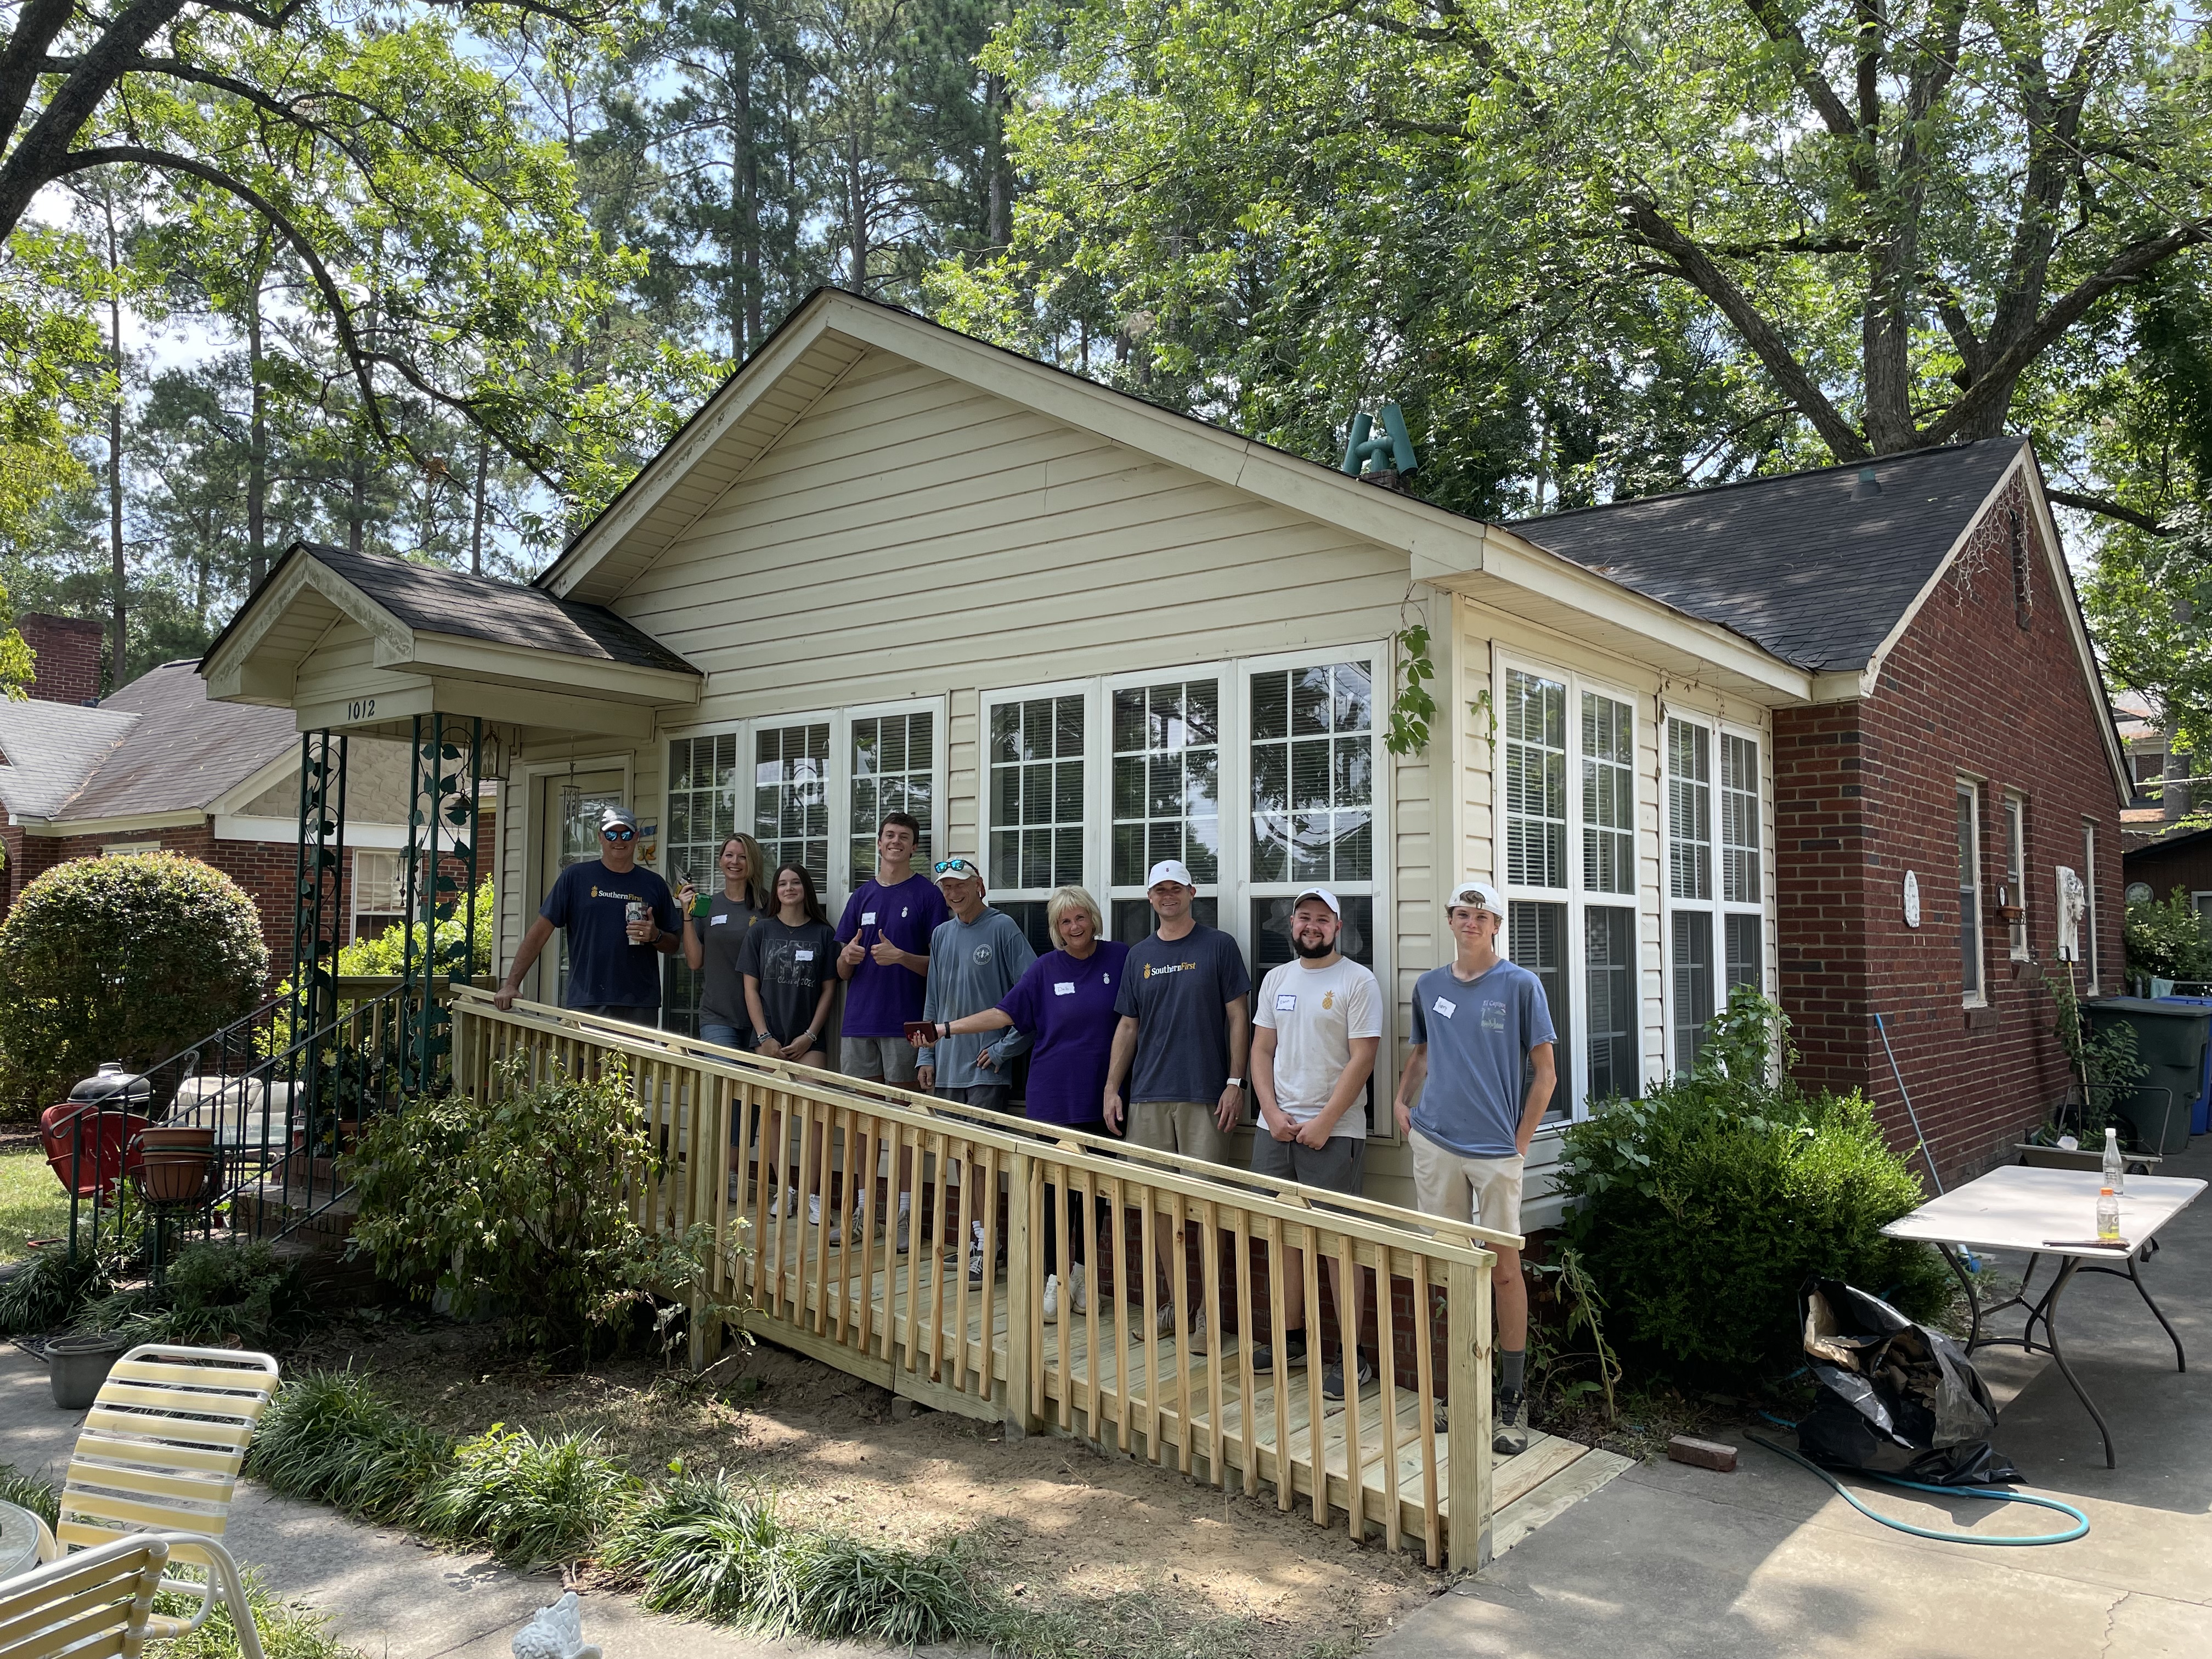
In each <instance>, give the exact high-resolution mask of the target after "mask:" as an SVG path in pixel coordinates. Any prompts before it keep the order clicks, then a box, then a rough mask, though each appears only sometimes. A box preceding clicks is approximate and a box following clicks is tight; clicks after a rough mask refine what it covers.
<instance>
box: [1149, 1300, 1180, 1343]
mask: <svg viewBox="0 0 2212 1659" xmlns="http://www.w3.org/2000/svg"><path fill="white" fill-rule="evenodd" d="M1152 1325H1153V1328H1155V1329H1156V1330H1158V1332H1159V1334H1161V1335H1162V1336H1173V1335H1174V1334H1175V1304H1174V1303H1172V1302H1162V1303H1161V1304H1160V1305H1159V1309H1158V1311H1157V1312H1156V1313H1155V1314H1154V1315H1153V1316H1152Z"/></svg>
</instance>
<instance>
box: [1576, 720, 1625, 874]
mask: <svg viewBox="0 0 2212 1659" xmlns="http://www.w3.org/2000/svg"><path fill="white" fill-rule="evenodd" d="M1583 888H1584V889H1585V890H1588V891H1589V892H1593V893H1633V892H1634V891H1635V890H1636V711H1635V710H1634V709H1633V708H1630V707H1629V705H1628V704H1626V703H1625V702H1616V701H1615V700H1614V699H1613V698H1611V697H1605V696H1599V695H1598V694H1597V693H1596V692H1595V691H1585V692H1583Z"/></svg>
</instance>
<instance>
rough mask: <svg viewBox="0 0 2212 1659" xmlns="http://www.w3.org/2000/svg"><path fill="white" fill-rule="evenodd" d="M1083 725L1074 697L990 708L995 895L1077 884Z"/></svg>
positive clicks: (992, 879)
mask: <svg viewBox="0 0 2212 1659" xmlns="http://www.w3.org/2000/svg"><path fill="white" fill-rule="evenodd" d="M1084 721H1085V707H1084V698H1083V696H1082V694H1081V693H1080V692H1071V693H1067V694H1065V695H1061V696H1041V697H1024V698H1021V699H1019V700H1018V701H1008V702H997V703H994V704H992V705H991V711H990V723H991V724H990V730H991V781H990V788H991V796H990V799H991V841H990V848H989V854H990V861H989V866H988V868H989V874H990V883H991V891H992V893H993V894H994V896H1000V895H1003V896H1006V897H1007V898H1014V897H1018V896H1024V895H1034V896H1038V897H1042V896H1046V895H1047V894H1048V893H1050V891H1051V890H1053V889H1054V888H1055V887H1059V886H1061V885H1064V884H1080V883H1081V882H1082V880H1083V827H1084V821H1085V814H1086V807H1087V805H1088V803H1087V801H1086V799H1085V790H1084Z"/></svg>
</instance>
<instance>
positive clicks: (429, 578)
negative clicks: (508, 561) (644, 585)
mask: <svg viewBox="0 0 2212 1659" xmlns="http://www.w3.org/2000/svg"><path fill="white" fill-rule="evenodd" d="M301 550H302V551H304V552H306V553H307V554H308V555H310V556H312V557H313V558H315V559H316V560H318V561H319V562H321V563H323V564H325V565H327V566H329V567H330V568H331V570H333V571H335V572H336V573H337V574H339V575H341V576H343V577H344V578H345V580H348V581H349V582H351V583H352V584H353V585H354V586H356V587H357V588H359V589H360V590H361V591H362V592H364V593H366V594H368V597H369V598H370V599H374V600H375V601H376V603H377V604H379V605H382V606H383V607H384V608H385V609H386V611H390V612H391V613H392V615H393V616H395V617H398V618H399V620H400V621H402V622H404V623H406V624H407V625H408V626H409V627H410V628H415V629H421V630H422V632H424V633H426V634H458V635H461V636H462V637H463V638H465V639H472V640H488V641H491V642H492V643H494V644H495V645H515V646H522V647H526V648H527V649H530V650H532V651H554V652H558V653H561V654H562V655H563V656H569V657H591V658H596V659H599V660H600V661H603V662H614V663H623V664H626V665H629V666H631V667H634V668H659V669H666V670H669V671H673V672H675V673H678V674H696V673H697V672H698V670H697V669H696V668H694V667H692V665H690V663H688V662H686V661H684V659H683V658H681V657H679V656H678V655H677V654H676V653H674V652H673V651H671V650H669V649H668V648H667V647H665V646H664V645H662V644H660V643H659V641H656V640H654V639H653V637H652V636H651V635H648V634H646V633H645V632H643V631H642V630H641V629H638V628H635V627H634V626H632V625H631V624H630V623H627V622H624V621H623V619H622V618H621V617H617V615H615V613H614V612H613V611H609V610H607V609H605V607H604V606H601V605H584V604H580V603H579V602H577V601H574V600H571V599H556V598H555V597H554V596H553V595H552V594H550V593H548V592H545V591H544V589H542V588H536V587H523V586H518V585H516V584H515V583H513V582H504V581H501V580H497V579H496V578H495V577H491V576H471V575H469V574H465V572H462V571H459V570H443V569H440V568H438V567H436V566H435V565H425V564H410V562H407V561H406V560H404V559H394V558H387V557H386V556H383V555H381V554H376V553H349V552H347V551H346V550H345V549H343V548H342V547H325V546H320V545H319V544H314V543H302V544H301Z"/></svg>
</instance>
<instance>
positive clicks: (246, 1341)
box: [75, 1240, 314, 1348]
mask: <svg viewBox="0 0 2212 1659" xmlns="http://www.w3.org/2000/svg"><path fill="white" fill-rule="evenodd" d="M166 1279H167V1283H166V1284H165V1285H164V1287H163V1288H162V1289H161V1291H155V1290H154V1289H153V1288H152V1287H151V1286H150V1285H147V1286H142V1287H139V1288H137V1289H133V1290H128V1291H116V1292H114V1293H113V1294H112V1295H110V1296H106V1297H101V1298H100V1299H99V1300H98V1301H95V1302H92V1303H89V1304H87V1305H86V1306H85V1307H84V1309H83V1310H82V1312H80V1313H79V1314H78V1315H77V1316H76V1320H75V1326H76V1329H78V1330H81V1331H116V1332H119V1333H121V1334H124V1335H125V1336H127V1337H129V1338H130V1339H131V1340H132V1341H134V1342H177V1343H187V1344H191V1345H195V1346H202V1347H207V1346H218V1345H221V1344H223V1343H227V1342H230V1341H233V1340H235V1341H237V1342H239V1343H241V1344H243V1345H244V1346H247V1347H250V1348H265V1347H267V1346H269V1345H270V1342H271V1341H272V1340H275V1339H276V1338H277V1337H279V1336H283V1335H289V1334H294V1333H295V1332H297V1331H298V1330H299V1329H300V1328H301V1327H302V1326H304V1325H306V1324H307V1321H308V1319H309V1318H310V1316H312V1314H313V1306H314V1304H313V1297H311V1296H310V1295H309V1293H308V1291H307V1287H306V1285H304V1284H302V1283H301V1278H300V1271H299V1268H298V1267H296V1266H295V1265H293V1264H292V1263H290V1262H287V1261H281V1260H280V1259H279V1258H278V1257H277V1255H276V1250H275V1249H274V1248H273V1247H271V1246H270V1244H268V1243H265V1242H262V1241H259V1240H255V1241H252V1242H242V1243H213V1242H209V1243H199V1244H189V1245H186V1246H185V1249H182V1250H180V1251H179V1252H178V1254H177V1259H176V1261H173V1262H172V1263H171V1264H170V1266H169V1270H168V1273H167V1275H166Z"/></svg>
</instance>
